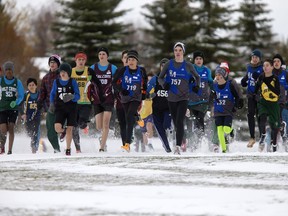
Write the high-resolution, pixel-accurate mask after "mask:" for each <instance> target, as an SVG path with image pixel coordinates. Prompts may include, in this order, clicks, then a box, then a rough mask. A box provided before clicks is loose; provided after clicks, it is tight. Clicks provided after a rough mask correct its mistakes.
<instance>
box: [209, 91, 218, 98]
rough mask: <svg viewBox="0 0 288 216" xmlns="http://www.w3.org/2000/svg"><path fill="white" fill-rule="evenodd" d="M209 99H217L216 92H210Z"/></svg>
mask: <svg viewBox="0 0 288 216" xmlns="http://www.w3.org/2000/svg"><path fill="white" fill-rule="evenodd" d="M210 97H211V98H213V99H217V95H216V92H215V91H214V90H211V93H210Z"/></svg>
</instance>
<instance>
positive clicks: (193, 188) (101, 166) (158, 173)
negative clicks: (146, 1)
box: [0, 135, 288, 216]
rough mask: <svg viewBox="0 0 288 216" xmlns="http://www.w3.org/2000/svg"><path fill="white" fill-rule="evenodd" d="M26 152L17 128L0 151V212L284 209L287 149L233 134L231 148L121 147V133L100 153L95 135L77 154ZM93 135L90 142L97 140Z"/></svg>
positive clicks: (227, 212) (233, 212)
mask: <svg viewBox="0 0 288 216" xmlns="http://www.w3.org/2000/svg"><path fill="white" fill-rule="evenodd" d="M45 141H46V144H47V147H48V152H47V153H42V152H39V153H37V154H35V155H33V154H31V153H30V148H29V139H28V138H27V137H26V136H24V135H17V136H16V138H15V144H14V148H13V154H12V155H0V182H1V184H0V215H1V216H2V215H4V216H6V215H9V216H10V215H21V216H22V215H29V216H34V215H35V216H36V215H37V216H39V215H69V216H70V215H75V216H76V215H77V216H78V215H117V216H118V215H125V216H126V215H129V216H130V215H131V216H132V215H133V216H134V215H143V216H146V215H149V216H150V215H153V216H154V215H161V216H163V215H199V216H200V215H201V216H202V215H209V216H210V215H227V216H228V215H229V216H230V215H235V216H238V215H239V216H243V215H248V216H249V215H251V216H252V215H253V216H260V215H261V216H265V215H277V216H282V215H283V216H284V215H285V216H286V215H287V214H288V193H287V192H288V153H285V152H283V150H282V149H280V152H277V153H259V152H257V146H255V147H254V148H253V149H247V148H246V143H245V142H237V141H235V142H234V143H233V144H231V148H230V153H227V154H222V153H219V154H216V153H210V152H209V151H208V147H207V144H206V143H202V148H201V149H200V150H198V151H197V152H194V153H192V152H190V151H188V152H185V153H182V155H180V156H175V155H173V154H171V153H170V154H167V153H165V152H164V149H163V148H162V147H161V144H160V141H159V140H158V139H156V138H155V139H154V140H153V141H154V143H153V144H154V148H155V151H154V152H143V153H142V152H141V153H137V152H134V151H132V152H131V153H125V152H122V151H121V150H120V140H119V139H110V140H109V141H108V152H106V153H99V152H98V143H97V140H96V139H95V138H83V139H82V151H83V153H81V154H76V153H75V149H74V147H73V149H72V156H71V157H67V156H65V155H64V153H63V152H64V148H65V145H64V143H61V147H62V153H58V154H54V153H53V150H52V148H51V146H50V145H49V143H48V141H47V140H45ZM96 143H97V144H96Z"/></svg>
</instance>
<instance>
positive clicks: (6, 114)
mask: <svg viewBox="0 0 288 216" xmlns="http://www.w3.org/2000/svg"><path fill="white" fill-rule="evenodd" d="M17 117H18V110H5V111H2V112H0V124H7V123H14V124H15V122H16V120H17Z"/></svg>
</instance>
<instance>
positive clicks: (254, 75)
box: [252, 72, 259, 80]
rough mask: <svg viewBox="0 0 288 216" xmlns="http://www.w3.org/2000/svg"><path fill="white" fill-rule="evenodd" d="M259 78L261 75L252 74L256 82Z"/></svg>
mask: <svg viewBox="0 0 288 216" xmlns="http://www.w3.org/2000/svg"><path fill="white" fill-rule="evenodd" d="M258 77H259V74H258V73H256V72H254V73H252V78H253V79H254V80H257V79H258Z"/></svg>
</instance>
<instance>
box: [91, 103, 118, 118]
mask: <svg viewBox="0 0 288 216" xmlns="http://www.w3.org/2000/svg"><path fill="white" fill-rule="evenodd" d="M113 107H114V104H96V105H95V104H94V116H95V115H97V114H99V113H102V112H104V111H107V112H112V110H113Z"/></svg>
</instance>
